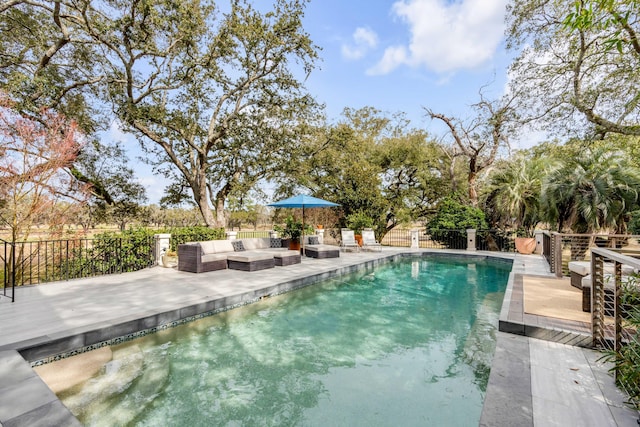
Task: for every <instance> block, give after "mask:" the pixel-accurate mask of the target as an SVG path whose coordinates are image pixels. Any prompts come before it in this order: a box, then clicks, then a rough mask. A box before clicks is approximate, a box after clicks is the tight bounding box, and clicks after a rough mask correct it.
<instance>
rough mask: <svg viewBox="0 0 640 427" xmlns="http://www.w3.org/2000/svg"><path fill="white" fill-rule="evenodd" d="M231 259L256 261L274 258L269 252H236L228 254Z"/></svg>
mask: <svg viewBox="0 0 640 427" xmlns="http://www.w3.org/2000/svg"><path fill="white" fill-rule="evenodd" d="M227 259H228V260H229V261H238V262H254V261H262V260H265V259H273V255H272V254H270V253H268V252H236V253H233V254H229V255H227Z"/></svg>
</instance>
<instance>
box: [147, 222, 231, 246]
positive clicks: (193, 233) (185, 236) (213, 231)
mask: <svg viewBox="0 0 640 427" xmlns="http://www.w3.org/2000/svg"><path fill="white" fill-rule="evenodd" d="M155 233H158V231H155ZM163 233H170V234H171V251H177V250H178V245H180V244H182V243H187V242H202V241H205V240H222V239H226V238H227V236H226V232H225V230H224V228H210V227H202V226H193V227H176V228H169V229H166V230H165V231H163Z"/></svg>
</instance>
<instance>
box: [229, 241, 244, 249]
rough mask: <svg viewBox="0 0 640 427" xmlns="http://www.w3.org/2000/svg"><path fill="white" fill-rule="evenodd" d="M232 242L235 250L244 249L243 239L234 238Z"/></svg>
mask: <svg viewBox="0 0 640 427" xmlns="http://www.w3.org/2000/svg"><path fill="white" fill-rule="evenodd" d="M231 244H232V245H233V250H234V251H236V252H242V251H244V244H243V243H242V240H232V241H231Z"/></svg>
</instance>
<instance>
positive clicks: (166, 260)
mask: <svg viewBox="0 0 640 427" xmlns="http://www.w3.org/2000/svg"><path fill="white" fill-rule="evenodd" d="M162 265H163V266H164V267H167V268H173V267H175V266H177V265H178V253H177V252H176V251H172V250H168V251H167V252H166V253H165V254H164V255H162Z"/></svg>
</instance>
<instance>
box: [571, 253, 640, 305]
mask: <svg viewBox="0 0 640 427" xmlns="http://www.w3.org/2000/svg"><path fill="white" fill-rule="evenodd" d="M635 272H636V271H635V270H634V269H633V268H632V267H630V266H627V265H623V266H622V281H623V282H626V281H628V280H629V275H630V274H633V273H635ZM604 273H605V274H604V278H605V285H604V298H605V314H606V315H607V316H613V299H614V298H615V289H614V288H615V281H614V279H613V276H614V270H613V265H605V267H604ZM569 274H570V278H571V279H570V280H571V286H573V287H575V288H578V289H580V290H582V311H584V312H591V284H592V280H591V261H571V262H569Z"/></svg>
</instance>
